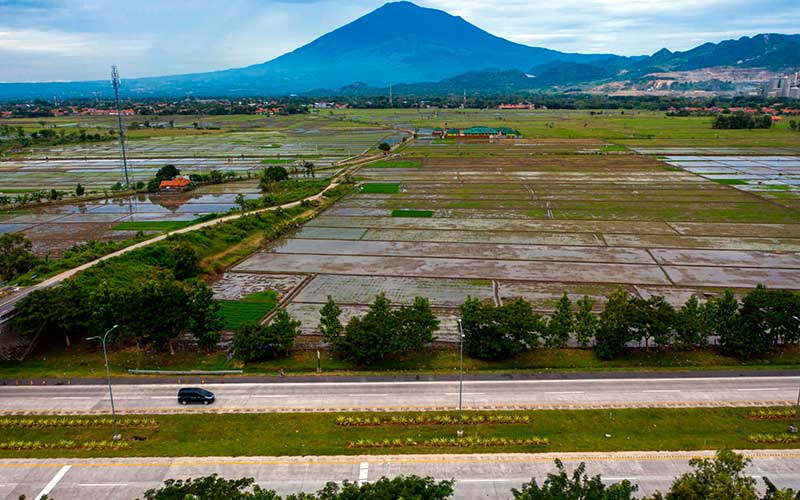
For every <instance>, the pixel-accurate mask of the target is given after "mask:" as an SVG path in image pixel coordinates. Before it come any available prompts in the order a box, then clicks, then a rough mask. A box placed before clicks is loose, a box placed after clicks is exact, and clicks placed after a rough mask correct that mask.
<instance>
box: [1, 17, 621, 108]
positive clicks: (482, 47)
mask: <svg viewBox="0 0 800 500" xmlns="http://www.w3.org/2000/svg"><path fill="white" fill-rule="evenodd" d="M609 57H612V58H617V56H613V55H609V54H606V55H600V54H569V53H563V52H558V51H555V50H550V49H544V48H539V47H529V46H527V45H521V44H518V43H514V42H510V41H508V40H505V39H503V38H500V37H497V36H494V35H492V34H490V33H487V32H486V31H484V30H482V29H480V28H478V27H476V26H474V25H472V24H470V23H468V22H467V21H465V20H464V19H462V18H460V17H456V16H452V15H450V14H447V13H446V12H443V11H441V10H436V9H429V8H423V7H419V6H417V5H415V4H413V3H411V2H392V3H387V4H385V5H383V6H382V7H380V8H378V9H376V10H374V11H372V12H370V13H369V14H367V15H365V16H363V17H361V18H359V19H357V20H355V21H353V22H351V23H349V24H347V25H345V26H342V27H341V28H339V29H336V30H334V31H332V32H330V33H328V34H326V35H323V36H321V37H319V38H317V39H316V40H314V41H312V42H311V43H309V44H307V45H304V46H302V47H300V48H298V49H296V50H294V51H292V52H289V53H287V54H284V55H282V56H280V57H278V58H276V59H273V60H271V61H267V62H264V63H261V64H256V65H253V66H248V67H245V68H236V69H230V70H224V71H215V72H209V73H197V74H189V75H175V76H165V77H154V78H137V79H131V80H126V81H125V82H124V83H125V87H126V93H127V94H129V95H135V96H147V95H156V94H170V95H186V94H190V95H191V94H194V95H248V94H250V95H252V94H269V93H297V92H303V91H307V90H310V89H314V88H339V87H342V86H344V85H348V84H351V83H353V82H365V83H367V84H369V85H373V86H386V85H388V84H389V83H393V84H399V83H413V82H421V81H438V80H441V79H445V78H450V77H454V76H457V75H460V74H464V73H467V72H471V71H479V70H485V69H487V68H497V69H500V70H509V69H519V70H525V69H527V68H530V67H531V66H534V65H540V64H544V63H547V62H550V61H555V60H560V61H569V62H588V61H595V60H600V59H608V58H609ZM6 85H10V86H6ZM6 85H0V97H3V96H7V95H8V94H9V91H13V92H15V93H16V94H17V95H18V96H25V97H27V96H29V95H30V93H31V92H33V93H40V94H42V95H46V96H53V95H61V96H63V95H64V94H74V93H76V92H80V93H82V94H84V95H91V94H92V92H96V91H98V90H101V88H102V87H106V84H105V82H102V81H98V82H80V83H39V84H6ZM30 85H34V86H33V87H31V86H30ZM83 87H86V88H85V89H83ZM102 90H106V89H105V88H102Z"/></svg>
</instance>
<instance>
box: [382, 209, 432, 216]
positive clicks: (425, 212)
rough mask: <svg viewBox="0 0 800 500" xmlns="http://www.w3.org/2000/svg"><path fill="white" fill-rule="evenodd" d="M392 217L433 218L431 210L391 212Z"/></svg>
mask: <svg viewBox="0 0 800 500" xmlns="http://www.w3.org/2000/svg"><path fill="white" fill-rule="evenodd" d="M392 217H433V211H431V210H392Z"/></svg>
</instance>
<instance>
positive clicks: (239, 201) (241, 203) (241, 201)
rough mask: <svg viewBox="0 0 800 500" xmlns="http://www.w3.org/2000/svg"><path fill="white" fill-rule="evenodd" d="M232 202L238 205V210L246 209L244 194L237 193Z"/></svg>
mask: <svg viewBox="0 0 800 500" xmlns="http://www.w3.org/2000/svg"><path fill="white" fill-rule="evenodd" d="M234 203H236V204H237V205H239V210H241V211H242V212H244V211H245V210H247V199H246V198H245V197H244V194H242V193H239V194H237V195H236V199H235V200H234Z"/></svg>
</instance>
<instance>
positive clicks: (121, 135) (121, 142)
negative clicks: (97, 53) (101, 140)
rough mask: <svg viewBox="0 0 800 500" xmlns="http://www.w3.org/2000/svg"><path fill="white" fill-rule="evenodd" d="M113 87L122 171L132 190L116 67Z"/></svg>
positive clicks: (112, 81)
mask: <svg viewBox="0 0 800 500" xmlns="http://www.w3.org/2000/svg"><path fill="white" fill-rule="evenodd" d="M111 85H113V86H114V103H115V104H116V106H117V128H118V132H119V151H120V154H121V155H122V170H123V172H125V187H127V188H128V189H130V188H131V181H130V178H129V177H128V157H127V156H126V155H125V131H124V129H123V128H122V108H120V105H119V72H118V71H117V67H116V66H111Z"/></svg>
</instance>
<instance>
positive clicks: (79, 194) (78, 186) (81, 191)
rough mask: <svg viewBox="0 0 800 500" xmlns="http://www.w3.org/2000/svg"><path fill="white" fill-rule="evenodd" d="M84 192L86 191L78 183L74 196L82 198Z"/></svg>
mask: <svg viewBox="0 0 800 500" xmlns="http://www.w3.org/2000/svg"><path fill="white" fill-rule="evenodd" d="M85 192H86V189H84V187H83V186H82V185H81V183H80V182H79V183H78V185H77V186H75V195H76V196H83V193H85Z"/></svg>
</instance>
